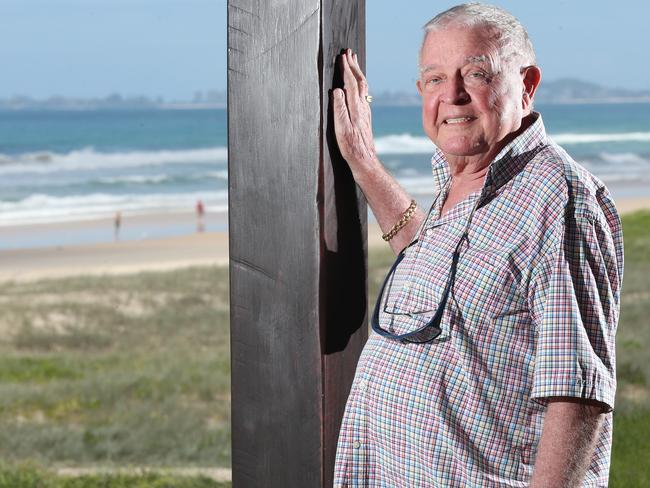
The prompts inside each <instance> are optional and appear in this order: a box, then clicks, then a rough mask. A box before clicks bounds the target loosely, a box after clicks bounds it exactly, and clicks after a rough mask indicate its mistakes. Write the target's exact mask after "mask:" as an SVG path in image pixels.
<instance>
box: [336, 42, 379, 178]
mask: <svg viewBox="0 0 650 488" xmlns="http://www.w3.org/2000/svg"><path fill="white" fill-rule="evenodd" d="M339 69H340V70H341V72H342V74H343V83H344V85H343V86H344V87H343V88H342V89H341V88H336V89H334V91H333V93H332V97H333V101H334V132H335V134H336V140H337V142H338V145H339V150H340V151H341V155H342V156H343V158H345V160H346V161H347V162H348V164H349V165H350V169H351V170H352V173H353V175H354V176H355V178H358V177H359V176H361V175H360V174H359V173H361V172H363V171H364V170H371V168H372V166H373V165H376V164H377V163H378V159H377V153H376V151H375V143H374V140H373V136H372V117H371V113H370V104H369V103H368V101H367V99H366V97H367V96H368V83H367V81H366V78H365V76H364V75H363V72H362V71H361V68H360V67H359V63H358V61H357V55H356V54H353V53H352V50H350V49H346V50H345V52H344V53H343V54H341V55H340V56H339Z"/></svg>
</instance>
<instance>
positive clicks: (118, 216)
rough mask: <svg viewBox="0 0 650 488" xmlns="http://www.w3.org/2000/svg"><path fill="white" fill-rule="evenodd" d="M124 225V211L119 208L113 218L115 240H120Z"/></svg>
mask: <svg viewBox="0 0 650 488" xmlns="http://www.w3.org/2000/svg"><path fill="white" fill-rule="evenodd" d="M121 226H122V213H121V212H120V211H119V210H118V211H117V212H115V217H114V218H113V240H114V241H115V242H117V241H119V240H120V227H121Z"/></svg>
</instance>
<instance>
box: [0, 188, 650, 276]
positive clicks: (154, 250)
mask: <svg viewBox="0 0 650 488" xmlns="http://www.w3.org/2000/svg"><path fill="white" fill-rule="evenodd" d="M420 201H421V202H422V203H421V204H422V205H425V204H426V199H423V198H420ZM616 205H617V208H618V210H619V213H620V214H626V213H630V212H634V211H637V210H644V209H645V210H650V196H647V197H634V198H619V199H617V201H616ZM129 219H132V221H131V223H130V224H129V225H133V226H135V227H136V228H140V229H143V228H149V229H152V228H155V227H157V226H162V227H164V228H166V229H167V230H169V231H170V232H168V233H167V234H168V235H162V236H160V237H154V238H140V239H131V240H122V241H118V242H111V241H112V232H113V228H112V221H111V219H103V220H99V221H89V222H69V223H66V224H42V225H39V226H17V227H13V228H11V229H7V228H3V229H2V231H3V232H2V233H3V235H4V236H5V237H6V236H7V235H11V233H12V232H16V233H30V232H31V233H32V234H33V235H38V234H39V233H41V234H42V233H43V232H58V233H61V234H66V235H74V234H76V233H80V232H81V233H83V232H91V233H92V232H95V231H96V230H97V228H99V227H102V228H104V231H105V233H106V235H107V240H108V242H106V241H105V242H99V243H97V242H95V243H85V244H84V243H79V244H77V243H75V244H69V245H53V246H43V247H29V248H13V249H0V282H2V283H5V282H32V281H38V280H41V279H53V278H66V277H71V276H81V275H91V276H99V275H116V274H134V273H139V272H143V271H168V270H174V269H180V268H187V267H191V266H211V265H214V266H227V265H228V262H229V261H228V259H229V258H228V232H227V230H226V229H227V218H226V215H225V214H214V215H211V216H206V223H205V224H206V232H196V220H195V219H196V218H195V216H194V215H193V214H191V213H186V214H174V215H167V214H159V215H148V216H143V215H141V216H132V217H129ZM123 225H124V224H123ZM35 227H39V228H38V229H35ZM106 228H108V230H106ZM183 229H185V230H186V232H185V233H184V234H180V235H174V234H173V231H178V230H183ZM213 229H219V230H213ZM7 230H9V232H5V231H7ZM170 233H171V235H169V234H170ZM378 247H386V248H387V244H386V243H385V242H384V241H383V240H382V239H381V230H380V229H379V226H378V224H377V223H376V221H375V220H374V218H373V217H372V215H369V218H368V248H369V249H376V248H378Z"/></svg>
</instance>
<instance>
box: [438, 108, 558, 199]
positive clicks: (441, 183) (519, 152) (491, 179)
mask: <svg viewBox="0 0 650 488" xmlns="http://www.w3.org/2000/svg"><path fill="white" fill-rule="evenodd" d="M531 117H532V120H533V122H532V123H531V124H530V125H529V126H528V127H527V128H526V129H525V130H524V131H523V132H522V133H521V134H519V135H518V136H517V137H515V138H514V139H513V140H512V141H510V142H509V143H508V144H506V145H505V146H504V147H503V149H501V151H500V152H499V154H497V155H496V157H495V158H494V159H493V160H492V162H491V163H490V167H489V168H488V173H487V175H486V177H485V183H484V184H483V190H482V192H481V195H482V197H483V198H486V197H488V196H490V195H492V194H494V193H495V192H497V191H498V190H499V188H501V187H502V186H503V185H504V184H506V183H507V182H508V181H510V180H511V179H512V178H513V176H515V175H516V174H518V173H519V172H520V171H521V170H522V169H523V167H524V166H525V165H526V163H527V162H528V161H529V159H530V158H529V156H530V153H534V152H536V151H537V150H539V148H541V147H542V146H543V145H545V144H546V143H547V138H546V129H545V128H544V122H543V121H542V116H541V115H540V114H539V113H538V112H532V113H531ZM431 167H432V171H433V180H434V189H435V192H436V193H439V192H440V191H442V190H443V188H444V187H445V185H446V184H447V182H448V180H449V176H450V174H451V173H450V171H449V163H448V162H447V160H446V159H445V156H444V154H443V153H442V151H441V150H440V149H438V148H436V152H435V153H434V155H433V157H432V158H431Z"/></svg>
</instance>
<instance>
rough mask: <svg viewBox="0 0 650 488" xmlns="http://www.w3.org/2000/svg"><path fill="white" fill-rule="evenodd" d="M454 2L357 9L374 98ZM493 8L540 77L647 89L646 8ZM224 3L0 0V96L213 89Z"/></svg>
mask: <svg viewBox="0 0 650 488" xmlns="http://www.w3.org/2000/svg"><path fill="white" fill-rule="evenodd" d="M259 1H271V0H259ZM455 3H457V2H450V1H431V0H429V1H426V0H409V1H408V2H405V1H402V2H395V0H366V13H367V16H366V42H367V75H368V81H369V84H370V86H371V88H372V90H373V91H375V92H382V91H386V90H391V91H406V92H409V91H413V90H414V86H415V79H416V76H417V52H418V49H419V45H420V42H421V35H422V34H421V27H422V25H423V24H424V23H425V22H426V21H428V20H429V19H430V18H431V17H433V16H434V15H435V14H436V13H438V12H440V11H442V10H444V9H446V8H448V7H450V6H452V5H454V4H455ZM493 3H494V4H496V5H499V6H501V7H503V8H505V9H506V10H509V11H510V12H512V13H513V14H514V15H515V16H517V17H518V18H519V19H520V20H521V21H522V23H523V24H524V26H526V28H527V29H528V32H529V35H530V36H531V38H532V40H533V44H534V46H535V49H536V52H537V58H538V64H539V65H540V66H541V68H542V73H543V78H544V79H547V80H556V79H558V78H566V77H571V78H580V79H583V80H585V81H592V82H594V83H598V84H601V85H605V86H610V87H622V88H629V89H645V90H648V89H650V62H648V61H650V60H649V59H648V55H647V54H646V53H645V49H646V48H647V46H648V45H650V29H649V28H648V25H647V22H648V19H649V18H650V2H648V1H647V0H629V1H626V0H621V1H619V2H612V1H611V0H593V1H586V0H547V1H546V2H544V3H542V2H531V1H525V2H524V1H521V0H519V1H516V0H502V1H494V2H493ZM226 4H227V2H226V0H0V19H2V24H1V28H0V66H2V72H1V75H0V98H7V97H11V96H14V95H27V96H31V97H33V98H46V97H49V96H52V95H61V96H66V97H104V96H106V95H109V94H112V93H120V94H122V95H125V96H134V95H147V96H150V97H157V96H161V97H163V98H165V99H166V100H188V99H191V98H192V97H193V95H194V93H195V92H196V91H205V90H211V89H217V90H223V89H225V87H226V28H227V25H226V24H227V21H226V8H227V7H226ZM396 4H400V5H402V8H401V9H399V10H397V9H396V8H395V5H396Z"/></svg>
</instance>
